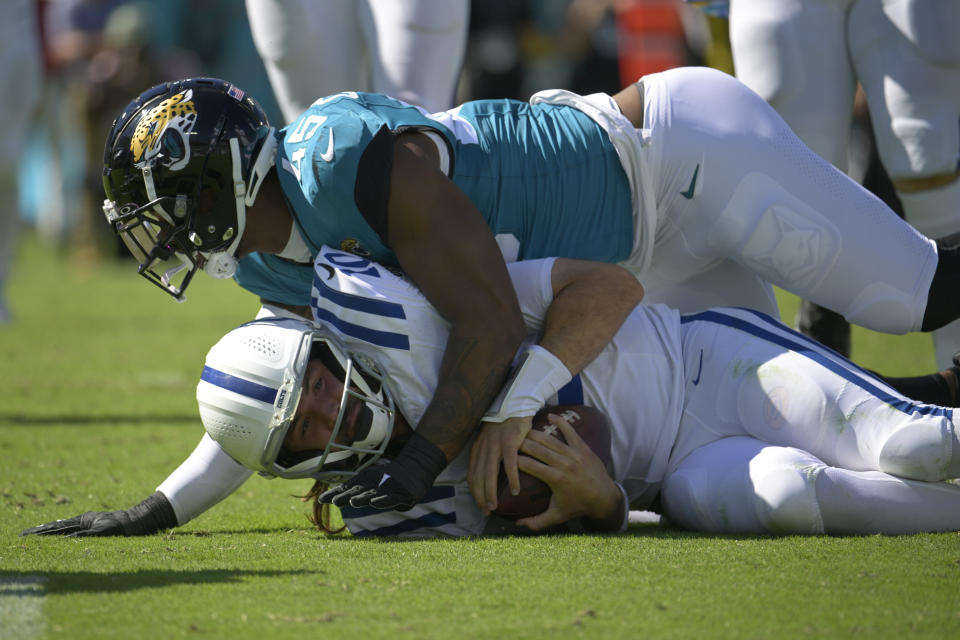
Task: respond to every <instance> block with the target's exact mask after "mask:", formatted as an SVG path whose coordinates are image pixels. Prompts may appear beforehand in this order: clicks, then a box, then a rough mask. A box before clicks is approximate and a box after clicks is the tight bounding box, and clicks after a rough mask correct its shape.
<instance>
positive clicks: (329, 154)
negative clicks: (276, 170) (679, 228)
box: [320, 129, 699, 179]
mask: <svg viewBox="0 0 960 640" xmlns="http://www.w3.org/2000/svg"><path fill="white" fill-rule="evenodd" d="M320 157H321V158H323V159H324V160H326V161H327V162H333V129H330V137H329V138H328V141H327V150H326V151H324V152H323V153H321V154H320ZM698 168H699V165H698ZM693 177H694V179H696V177H697V176H696V174H694V176H693Z"/></svg>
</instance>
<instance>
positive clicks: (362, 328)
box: [312, 247, 684, 535]
mask: <svg viewBox="0 0 960 640" xmlns="http://www.w3.org/2000/svg"><path fill="white" fill-rule="evenodd" d="M553 262H554V260H553V259H545V260H534V261H526V262H517V263H512V264H510V265H508V268H509V270H510V275H511V278H512V279H513V282H514V287H515V288H516V290H517V296H518V298H519V301H520V308H521V311H522V313H523V316H524V319H525V322H526V324H527V326H528V328H529V331H530V333H529V341H535V340H536V339H537V337H538V333H539V331H540V330H541V328H542V326H543V321H544V318H545V317H546V311H547V308H548V307H549V306H550V303H551V301H552V299H553V296H552V287H551V270H552V266H553ZM312 306H313V311H314V314H315V318H316V321H317V322H318V323H320V324H323V325H324V326H325V327H326V328H328V329H330V330H331V331H333V332H334V333H336V334H337V336H338V337H339V338H340V339H341V340H342V341H343V342H344V343H345V344H346V346H347V348H348V349H349V350H350V351H352V352H354V353H355V354H358V356H359V357H361V358H368V359H370V360H372V361H373V362H375V363H376V364H377V365H378V366H379V367H380V368H381V370H383V372H384V373H385V380H386V382H385V384H386V385H387V386H388V388H390V390H391V392H392V393H393V395H394V397H395V398H396V401H397V404H398V410H399V411H400V413H402V414H403V416H404V418H406V420H407V421H408V422H409V423H410V424H414V425H415V424H417V423H418V422H419V420H420V418H421V417H422V416H423V413H424V411H425V409H426V407H427V404H428V403H429V402H430V399H431V398H432V397H433V389H434V388H435V387H436V384H437V376H438V372H439V370H440V362H441V358H442V355H443V351H444V347H445V345H446V340H447V332H448V329H449V325H448V324H447V322H446V321H444V320H443V318H441V317H440V315H439V314H438V313H437V312H436V310H435V309H434V308H433V306H432V305H430V303H429V302H427V300H426V298H424V297H423V295H422V294H421V293H420V292H419V291H418V290H417V289H416V288H415V287H414V286H413V285H411V284H410V283H409V282H407V281H406V280H404V279H402V278H400V277H398V276H396V275H394V274H393V273H391V272H390V271H388V270H387V269H385V268H383V267H381V266H379V265H377V264H375V263H373V262H370V261H368V260H365V259H364V258H361V257H359V256H356V255H353V254H349V253H344V252H342V251H339V250H334V249H330V248H329V247H324V248H323V249H322V250H321V251H320V253H319V255H318V257H317V261H316V277H315V280H314V286H313V292H312ZM683 384H684V381H683V360H682V355H681V352H680V319H679V315H678V314H677V313H676V312H675V311H672V310H670V309H668V308H666V307H663V306H660V305H650V306H642V307H638V308H637V309H636V310H635V311H634V312H633V313H632V314H631V315H630V316H629V317H628V318H627V320H626V322H624V324H623V326H622V327H621V329H620V331H619V332H618V333H617V335H616V336H615V337H614V339H613V340H612V341H611V343H610V344H609V345H607V347H606V348H604V350H603V351H602V352H601V353H600V354H599V355H598V356H597V357H596V359H594V360H593V361H592V362H591V363H590V364H589V365H587V367H585V368H584V369H583V371H581V372H580V373H579V374H578V375H576V376H574V377H573V380H572V381H571V382H570V383H569V384H568V385H567V386H565V387H564V388H562V389H560V391H559V392H558V393H557V395H556V396H555V397H552V398H549V399H548V400H547V404H586V405H589V406H593V407H596V408H597V409H599V410H600V411H602V412H603V413H604V414H605V415H606V416H607V418H608V420H609V422H610V427H611V452H612V456H613V459H612V467H613V468H612V476H613V478H614V479H615V480H617V481H618V482H620V483H621V484H622V485H623V486H624V488H625V489H626V491H627V494H628V496H629V498H630V502H631V504H633V505H636V506H639V507H643V506H646V505H648V504H649V503H650V501H651V500H652V499H653V497H654V496H655V495H656V493H657V491H658V490H659V485H660V482H661V481H662V479H663V477H664V474H665V472H666V467H667V461H668V458H669V454H670V450H671V448H672V446H673V442H674V440H675V437H676V432H677V428H678V425H679V422H680V414H681V408H682V398H683ZM618 398H619V399H620V401H619V402H618V401H617V399H618ZM624 398H629V399H630V401H629V402H624V401H623V399H624ZM469 448H470V447H469V446H468V447H465V448H464V450H463V451H462V452H461V454H460V456H458V457H457V458H456V459H455V460H454V461H453V462H452V463H451V464H450V465H449V466H448V467H447V468H446V469H445V470H444V472H443V473H442V474H441V475H440V476H439V478H438V479H437V482H436V483H435V484H434V487H433V489H432V490H431V491H430V493H429V494H428V495H427V498H426V499H425V500H424V501H423V502H421V503H420V504H418V505H416V506H415V507H414V508H413V509H411V510H409V511H406V512H403V513H398V512H394V511H382V510H376V509H353V508H345V509H342V510H341V512H342V515H343V517H344V520H345V522H346V523H347V526H348V528H349V529H350V531H351V532H353V533H354V534H359V535H362V534H365V533H366V534H370V533H374V534H377V535H402V534H413V535H426V534H436V533H442V534H446V535H469V534H480V533H482V532H483V531H484V527H485V525H486V518H484V517H483V515H482V514H481V512H480V510H479V508H478V507H477V505H476V503H475V502H474V500H473V497H472V496H471V494H470V491H469V488H468V486H467V481H466V471H467V463H468V460H469Z"/></svg>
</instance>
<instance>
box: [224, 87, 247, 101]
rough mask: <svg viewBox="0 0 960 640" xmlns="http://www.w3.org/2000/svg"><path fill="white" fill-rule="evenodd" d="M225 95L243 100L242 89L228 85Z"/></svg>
mask: <svg viewBox="0 0 960 640" xmlns="http://www.w3.org/2000/svg"><path fill="white" fill-rule="evenodd" d="M227 95H228V96H230V97H231V98H233V99H234V100H243V96H244V93H243V90H242V89H240V88H238V87H235V86H233V85H230V88H228V89H227Z"/></svg>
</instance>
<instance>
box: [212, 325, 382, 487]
mask: <svg viewBox="0 0 960 640" xmlns="http://www.w3.org/2000/svg"><path fill="white" fill-rule="evenodd" d="M313 358H320V359H321V360H322V362H323V364H324V366H326V367H327V368H328V369H329V370H330V371H331V372H332V373H333V374H334V375H335V376H338V378H339V379H340V380H343V381H344V393H343V397H342V398H341V401H340V413H339V415H338V416H337V421H336V423H335V426H334V428H333V432H332V434H331V436H330V441H329V443H328V444H327V446H326V447H325V448H324V449H322V450H314V451H301V452H296V453H294V452H290V451H287V450H285V449H284V448H283V440H284V438H285V437H286V435H287V430H288V429H289V427H290V423H291V421H292V419H293V416H294V414H295V413H296V409H297V405H298V403H299V402H300V392H301V390H302V388H303V377H304V372H305V370H306V367H307V362H308V361H309V360H311V359H313ZM348 381H349V382H348ZM351 396H352V397H356V398H359V399H360V400H361V401H362V402H363V403H364V408H363V414H365V420H364V423H365V424H369V429H364V430H363V431H364V433H363V434H359V435H358V436H355V437H357V438H358V439H357V440H354V441H353V442H348V443H339V442H337V439H338V434H339V432H340V426H341V423H342V422H343V418H344V415H345V414H346V409H347V400H348V398H349V397H351ZM197 403H198V405H199V408H200V419H201V420H202V422H203V426H204V428H205V429H206V430H207V433H208V434H209V435H210V437H211V438H213V439H214V440H215V441H216V442H217V443H218V444H219V445H220V446H221V447H222V448H223V449H224V451H226V452H227V453H228V454H229V455H230V456H231V457H232V458H233V459H234V460H236V461H237V462H239V463H240V464H242V465H243V466H245V467H247V468H249V469H253V470H254V471H258V472H260V473H261V475H265V476H277V477H281V478H307V477H312V478H316V479H320V480H326V481H329V482H339V481H342V480H343V479H345V478H347V477H350V476H352V475H354V474H355V473H357V472H358V471H359V470H360V469H363V468H364V467H366V466H368V465H370V464H372V463H373V462H374V461H376V460H377V459H378V458H379V457H380V456H381V455H382V454H383V451H384V450H385V449H386V447H387V445H388V444H389V441H390V435H391V433H392V432H393V424H394V417H395V409H394V407H395V405H394V401H393V397H392V395H391V394H390V392H389V390H388V389H387V388H386V386H385V385H384V384H383V380H382V377H381V375H380V374H379V372H378V371H377V370H376V367H375V366H374V365H372V363H367V364H365V365H360V363H359V362H357V360H356V359H355V358H354V357H352V355H351V354H349V353H348V352H347V351H346V349H344V348H343V346H342V345H341V344H340V343H339V341H338V340H337V339H336V338H335V337H333V336H331V335H330V334H328V333H327V332H324V331H323V330H322V329H319V328H317V327H315V326H314V325H312V324H310V323H308V322H306V321H299V320H294V319H292V318H266V319H262V320H254V321H253V322H248V323H246V324H243V325H241V326H239V327H237V328H236V329H234V330H233V331H231V332H230V333H228V334H227V335H225V336H224V337H223V338H221V339H220V341H219V342H217V344H215V345H214V346H213V348H211V349H210V351H209V352H208V353H207V359H206V363H205V365H204V367H203V373H202V374H201V377H200V383H199V384H198V385H197Z"/></svg>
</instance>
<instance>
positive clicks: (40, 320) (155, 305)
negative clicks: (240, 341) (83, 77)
mask: <svg viewBox="0 0 960 640" xmlns="http://www.w3.org/2000/svg"><path fill="white" fill-rule="evenodd" d="M9 293H10V300H11V303H12V307H13V309H14V312H15V313H16V316H17V323H16V324H15V325H13V326H10V327H5V328H0V382H2V384H0V460H2V463H0V514H2V518H0V638H18V639H20V638H59V637H67V638H71V639H76V640H79V639H82V638H104V637H115V638H233V639H244V638H274V637H289V636H291V635H292V634H298V633H301V634H311V635H319V634H323V636H324V637H343V638H353V637H371V638H397V637H399V638H501V637H511V638H540V637H558V638H576V637H595V638H637V637H649V638H708V637H709V638H773V637H776V638H801V637H855V636H857V637H865V638H903V637H910V638H938V639H939V638H947V637H957V636H958V634H960V537H958V535H957V534H938V535H917V536H905V537H880V536H870V537H855V538H828V537H807V538H799V537H794V538H779V539H778V538H762V537H722V536H707V535H700V534H692V533H687V532H683V531H679V530H676V529H672V528H669V527H667V526H657V525H634V526H633V527H631V529H630V530H629V531H628V533H627V534H625V535H621V536H551V537H539V538H512V539H502V540H494V539H488V540H434V541H371V540H355V539H351V538H349V537H339V538H326V537H324V536H321V535H320V534H319V533H317V532H316V531H314V530H312V529H311V528H310V526H309V524H308V522H307V520H306V508H305V507H304V505H302V504H301V503H300V502H298V501H297V500H295V499H294V498H292V497H291V496H292V495H293V494H298V493H302V492H303V491H305V490H306V488H307V487H308V486H309V482H305V483H297V482H284V481H266V480H263V479H261V478H258V477H254V478H253V479H251V480H250V481H249V482H248V483H247V484H246V485H244V486H243V487H242V488H241V489H240V490H239V491H238V493H237V494H236V495H235V496H233V497H231V498H230V499H228V500H226V501H225V502H224V503H222V504H221V505H219V506H217V507H216V508H214V509H213V510H211V511H210V512H208V513H207V514H204V515H203V516H201V517H200V518H198V519H197V520H195V521H194V522H192V523H190V524H188V525H187V526H185V527H182V528H181V529H178V530H176V531H175V532H173V533H169V534H166V535H160V536H153V537H149V538H130V539H128V538H123V539H58V538H37V537H28V538H21V537H18V535H17V534H18V533H19V531H20V530H22V529H23V528H25V527H28V526H32V525H34V524H37V523H40V522H45V521H48V520H51V519H54V518H58V517H68V516H72V515H75V514H77V513H80V512H82V511H85V510H89V509H97V510H99V509H115V508H125V507H128V506H130V505H132V504H134V503H135V502H137V501H139V500H141V499H142V498H144V497H146V496H147V495H148V494H149V493H151V492H152V491H153V489H154V487H156V485H157V484H158V483H159V482H160V481H161V480H162V479H163V478H164V477H166V475H167V473H168V472H169V471H171V470H172V469H173V468H174V467H175V465H177V464H179V462H181V461H182V460H183V459H184V457H185V456H186V454H187V453H188V452H189V451H190V450H191V449H192V447H193V446H194V445H195V444H196V442H197V441H198V440H199V438H200V436H201V434H202V428H201V427H200V424H199V421H198V420H197V419H196V406H195V401H194V397H193V393H194V387H195V385H196V379H197V376H198V375H199V371H200V367H201V366H202V360H203V356H204V354H205V353H206V350H207V348H209V346H210V345H212V344H213V342H214V341H216V339H218V338H219V337H220V336H221V335H222V334H223V333H224V332H226V331H227V330H228V329H230V328H232V327H233V326H235V325H237V324H239V323H240V322H243V321H245V320H247V319H249V318H250V317H252V315H253V313H254V312H255V310H256V308H257V304H256V301H255V300H254V299H253V298H252V296H250V295H248V294H245V293H244V292H242V291H241V290H239V289H238V288H237V287H236V286H235V285H232V284H229V283H215V282H213V281H211V280H209V279H208V278H206V277H205V276H199V277H198V278H197V280H196V282H195V283H194V284H193V285H192V286H191V290H190V295H189V298H190V300H189V302H188V303H187V304H185V305H177V304H176V303H174V302H173V301H171V300H168V299H166V296H165V295H164V294H163V293H161V292H160V291H159V290H155V289H154V288H153V287H151V286H149V285H148V284H147V283H146V282H145V281H143V280H142V279H141V278H139V277H137V276H136V275H135V274H134V273H133V266H132V265H131V264H130V263H118V264H114V263H112V262H109V261H106V262H102V263H100V264H97V265H90V264H80V263H78V262H77V261H75V260H73V259H71V258H69V257H65V256H60V255H57V254H56V253H55V252H54V251H52V250H49V249H47V248H45V247H44V246H43V245H41V244H39V243H38V242H37V241H36V240H35V239H34V238H33V237H32V236H27V237H26V238H25V240H24V243H23V246H22V248H21V252H20V257H19V261H18V263H17V268H16V270H15V273H14V280H13V282H12V283H11V289H10V292H9ZM782 300H783V304H784V306H785V308H787V311H786V312H785V316H787V317H792V313H793V309H794V308H795V301H794V300H793V299H792V298H791V297H790V296H783V297H782ZM854 349H855V354H854V355H855V359H857V360H858V361H859V362H860V363H861V364H864V365H866V366H869V367H872V368H875V369H878V370H881V371H883V372H885V373H894V372H896V373H901V374H917V373H924V372H926V371H928V370H930V369H931V368H932V366H933V357H932V354H931V349H930V347H929V339H928V338H925V337H923V336H907V337H897V338H893V337H889V336H880V335H877V334H872V333H869V332H864V331H859V330H858V331H857V333H856V335H855V338H854Z"/></svg>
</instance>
